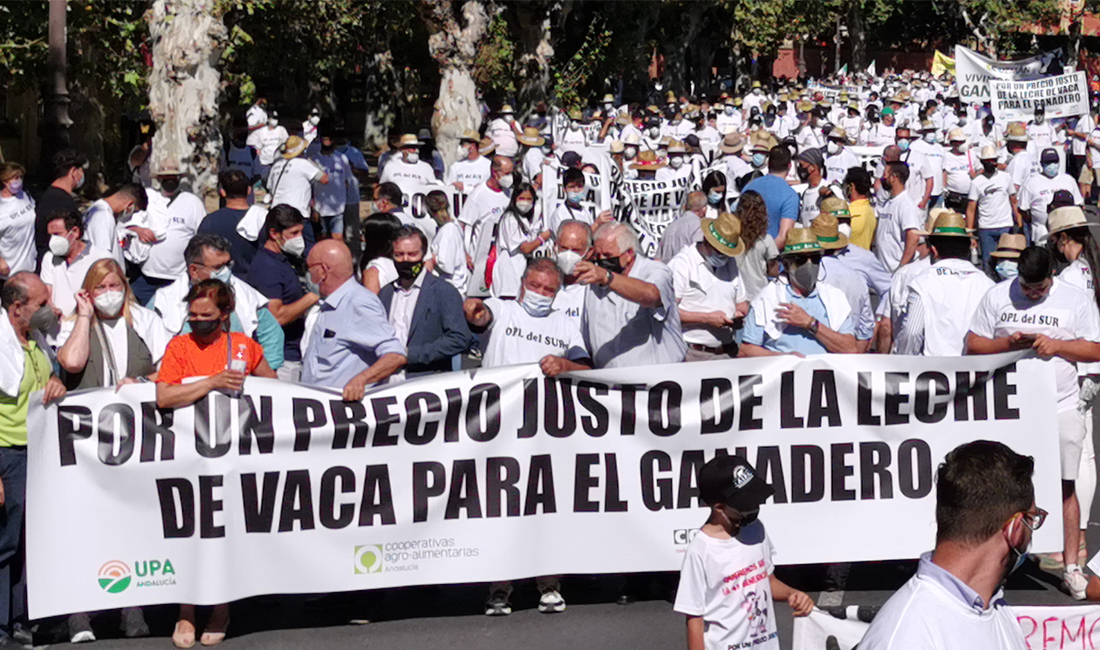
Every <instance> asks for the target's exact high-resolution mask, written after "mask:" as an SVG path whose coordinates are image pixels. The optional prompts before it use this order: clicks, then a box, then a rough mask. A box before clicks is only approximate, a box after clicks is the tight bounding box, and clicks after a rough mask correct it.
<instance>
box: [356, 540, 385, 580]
mask: <svg viewBox="0 0 1100 650" xmlns="http://www.w3.org/2000/svg"><path fill="white" fill-rule="evenodd" d="M353 560H354V565H355V574H356V575H361V574H364V573H382V545H381V544H367V545H365V546H356V547H355V553H354V554H353Z"/></svg>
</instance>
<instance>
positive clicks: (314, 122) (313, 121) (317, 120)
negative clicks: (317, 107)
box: [309, 115, 321, 126]
mask: <svg viewBox="0 0 1100 650" xmlns="http://www.w3.org/2000/svg"><path fill="white" fill-rule="evenodd" d="M309 123H310V124H312V125H313V126H317V125H318V124H320V123H321V117H320V116H319V115H314V116H313V117H311V118H309Z"/></svg>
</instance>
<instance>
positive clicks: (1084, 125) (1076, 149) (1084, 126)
mask: <svg viewBox="0 0 1100 650" xmlns="http://www.w3.org/2000/svg"><path fill="white" fill-rule="evenodd" d="M1094 128H1096V120H1094V119H1092V115H1089V114H1088V113H1085V114H1084V115H1082V116H1081V117H1079V118H1077V124H1075V125H1074V127H1073V130H1074V131H1077V132H1079V133H1084V134H1086V136H1085V137H1086V138H1087V137H1088V134H1089V133H1092V130H1093V129H1094ZM1071 146H1072V147H1073V155H1075V156H1083V155H1085V147H1086V146H1087V145H1086V143H1085V138H1077V137H1075V138H1073V143H1072V145H1071Z"/></svg>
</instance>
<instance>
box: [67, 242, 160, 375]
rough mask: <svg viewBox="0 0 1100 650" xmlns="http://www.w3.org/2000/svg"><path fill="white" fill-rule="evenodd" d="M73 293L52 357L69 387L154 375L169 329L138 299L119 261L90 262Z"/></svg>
mask: <svg viewBox="0 0 1100 650" xmlns="http://www.w3.org/2000/svg"><path fill="white" fill-rule="evenodd" d="M75 297H76V305H77V307H76V313H75V314H74V315H73V316H71V317H70V318H68V319H66V320H65V321H64V322H63V323H62V328H61V332H60V334H59V335H58V342H59V344H60V345H61V347H60V349H58V351H57V361H58V363H59V364H60V365H61V370H62V372H61V378H62V381H64V382H65V385H66V386H67V387H68V389H69V390H79V389H82V388H100V387H104V386H123V385H125V384H131V383H134V382H137V381H146V380H152V379H156V367H157V363H159V362H160V359H161V357H162V356H164V349H165V347H167V345H168V341H169V340H171V338H172V334H171V332H169V331H168V329H167V328H165V326H164V323H163V322H162V321H161V319H160V316H158V315H157V313H156V312H154V311H152V310H150V309H146V308H144V307H142V306H140V305H138V304H137V301H136V300H135V299H134V294H133V292H132V291H131V290H130V285H129V283H128V282H127V281H126V274H125V273H124V272H123V270H122V268H121V267H120V266H119V265H118V262H116V261H114V260H113V259H102V260H99V261H97V262H96V263H94V264H92V266H91V268H89V269H88V273H87V274H86V275H85V276H84V284H83V285H82V286H81V289H80V290H79V291H77V292H76V294H75Z"/></svg>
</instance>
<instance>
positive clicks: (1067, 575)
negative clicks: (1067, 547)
mask: <svg viewBox="0 0 1100 650" xmlns="http://www.w3.org/2000/svg"><path fill="white" fill-rule="evenodd" d="M1062 584H1063V585H1065V587H1066V591H1068V592H1069V595H1070V596H1071V597H1072V598H1073V599H1074V600H1084V599H1085V591H1087V590H1088V586H1089V579H1088V576H1086V575H1085V573H1084V571H1082V570H1081V567H1080V566H1079V565H1077V564H1067V565H1066V570H1065V571H1063V572H1062Z"/></svg>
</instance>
